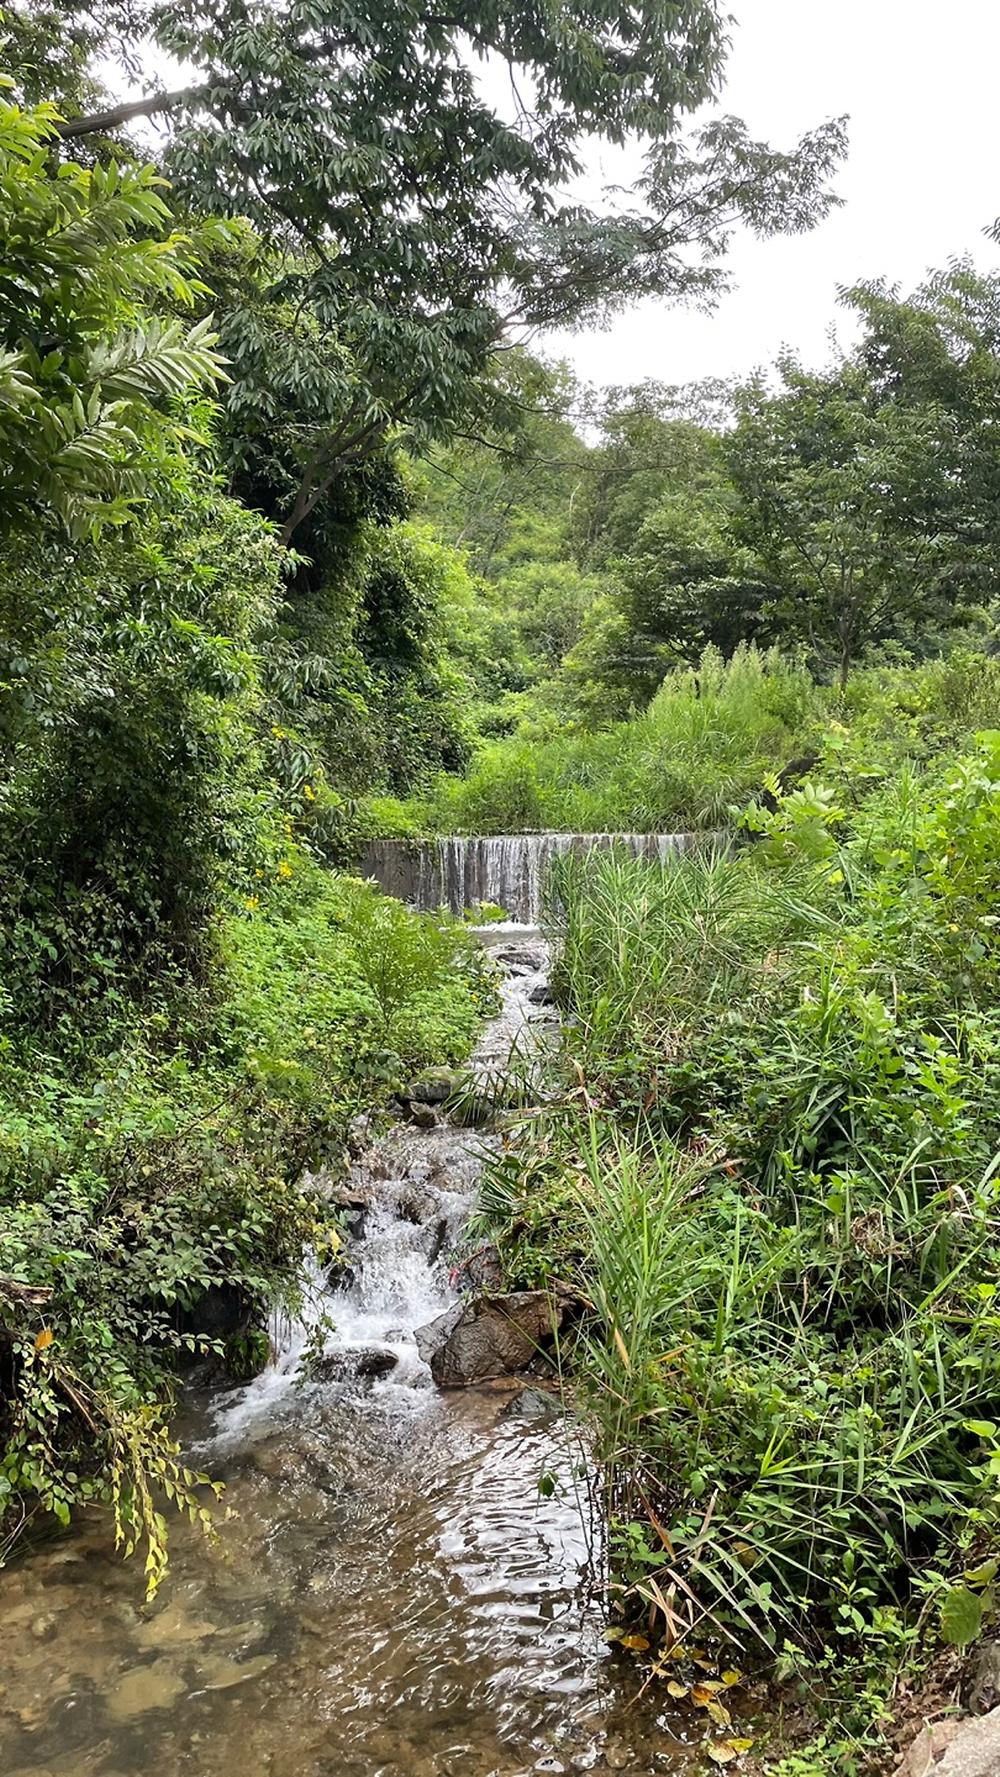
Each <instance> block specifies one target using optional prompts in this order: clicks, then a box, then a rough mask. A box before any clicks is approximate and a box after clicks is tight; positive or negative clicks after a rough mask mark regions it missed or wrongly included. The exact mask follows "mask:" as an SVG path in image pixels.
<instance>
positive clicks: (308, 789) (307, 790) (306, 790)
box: [302, 784, 316, 802]
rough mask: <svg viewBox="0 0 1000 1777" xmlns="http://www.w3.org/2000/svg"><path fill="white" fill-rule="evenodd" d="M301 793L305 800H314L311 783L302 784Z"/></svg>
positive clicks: (314, 794)
mask: <svg viewBox="0 0 1000 1777" xmlns="http://www.w3.org/2000/svg"><path fill="white" fill-rule="evenodd" d="M302 794H303V796H304V797H305V799H306V801H307V802H315V800H316V792H315V790H314V789H313V787H312V784H303V785H302Z"/></svg>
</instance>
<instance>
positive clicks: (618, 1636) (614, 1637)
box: [604, 1623, 625, 1641]
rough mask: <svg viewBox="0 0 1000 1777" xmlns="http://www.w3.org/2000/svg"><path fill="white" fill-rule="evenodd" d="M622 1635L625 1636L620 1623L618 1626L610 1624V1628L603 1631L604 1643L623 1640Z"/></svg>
mask: <svg viewBox="0 0 1000 1777" xmlns="http://www.w3.org/2000/svg"><path fill="white" fill-rule="evenodd" d="M624 1635H625V1631H624V1629H623V1628H622V1626H621V1624H620V1623H619V1624H615V1623H612V1625H611V1628H610V1629H605V1631H604V1639H605V1641H621V1640H622V1639H623V1637H624Z"/></svg>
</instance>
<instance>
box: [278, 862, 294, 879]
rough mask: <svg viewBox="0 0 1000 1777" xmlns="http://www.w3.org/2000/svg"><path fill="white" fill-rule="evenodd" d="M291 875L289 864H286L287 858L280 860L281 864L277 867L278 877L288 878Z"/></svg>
mask: <svg viewBox="0 0 1000 1777" xmlns="http://www.w3.org/2000/svg"><path fill="white" fill-rule="evenodd" d="M291 874H292V866H291V864H290V863H289V862H288V859H287V858H282V860H281V863H280V864H279V865H278V875H279V876H285V877H288V876H291Z"/></svg>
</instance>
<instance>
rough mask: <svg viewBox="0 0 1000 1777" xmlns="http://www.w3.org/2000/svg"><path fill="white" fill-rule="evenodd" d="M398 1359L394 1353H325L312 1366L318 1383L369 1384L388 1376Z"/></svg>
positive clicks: (348, 1351)
mask: <svg viewBox="0 0 1000 1777" xmlns="http://www.w3.org/2000/svg"><path fill="white" fill-rule="evenodd" d="M398 1362H399V1358H398V1356H397V1354H396V1353H395V1352H394V1351H378V1350H371V1351H350V1350H345V1351H325V1352H324V1353H323V1355H322V1357H319V1358H317V1359H316V1362H315V1364H314V1365H313V1375H314V1377H315V1378H316V1380H317V1381H318V1382H350V1381H353V1380H357V1381H361V1382H370V1381H372V1380H374V1378H375V1377H377V1376H388V1375H389V1372H390V1371H391V1370H394V1369H395V1368H396V1365H397V1364H398Z"/></svg>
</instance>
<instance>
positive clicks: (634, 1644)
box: [622, 1635, 649, 1654]
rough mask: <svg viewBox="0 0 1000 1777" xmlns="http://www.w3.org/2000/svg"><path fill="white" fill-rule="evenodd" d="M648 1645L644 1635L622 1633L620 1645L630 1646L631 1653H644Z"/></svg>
mask: <svg viewBox="0 0 1000 1777" xmlns="http://www.w3.org/2000/svg"><path fill="white" fill-rule="evenodd" d="M648 1646H649V1642H648V1641H647V1640H646V1637H645V1635H623V1636H622V1647H630V1648H631V1649H632V1652H633V1653H636V1654H644V1653H645V1652H646V1649H647V1648H648Z"/></svg>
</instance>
